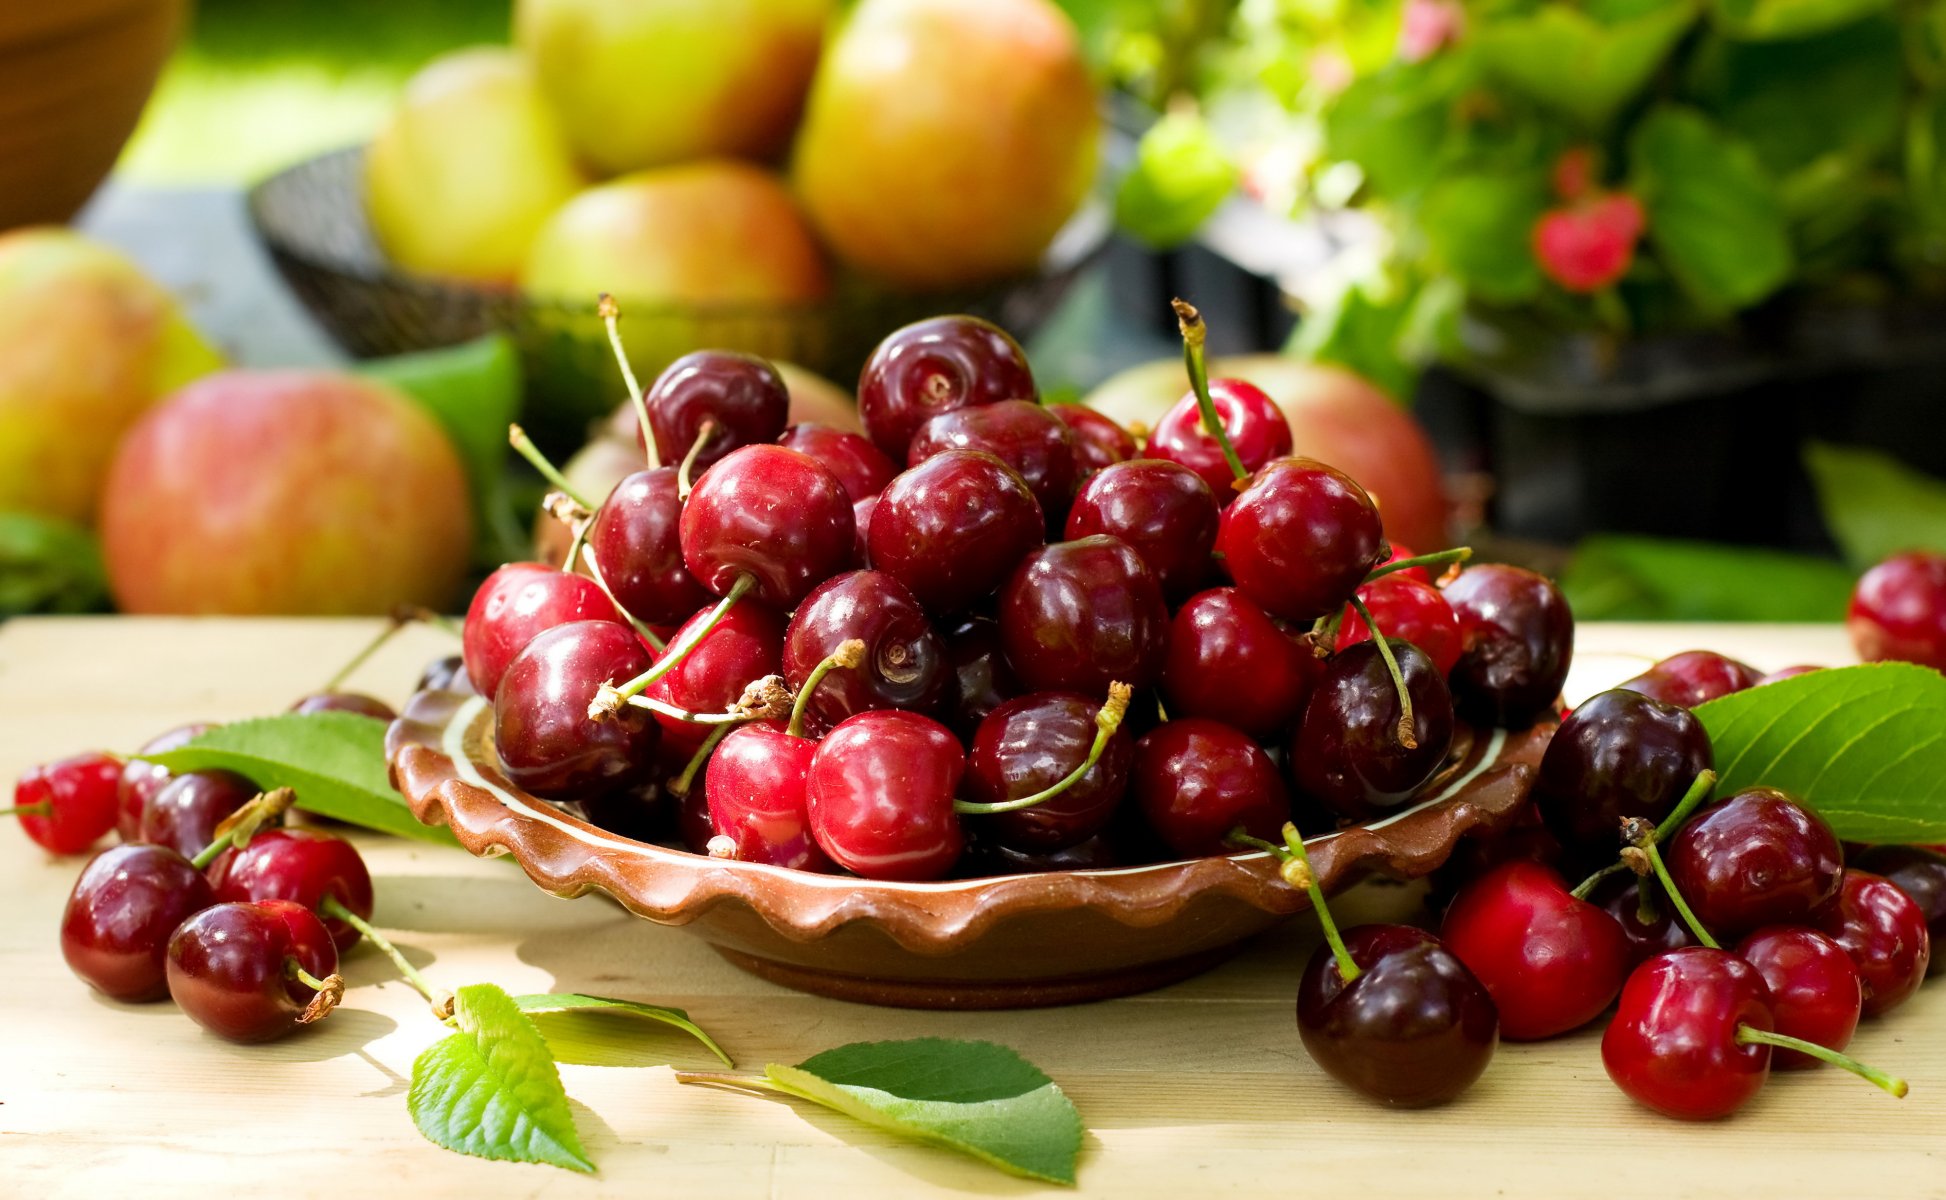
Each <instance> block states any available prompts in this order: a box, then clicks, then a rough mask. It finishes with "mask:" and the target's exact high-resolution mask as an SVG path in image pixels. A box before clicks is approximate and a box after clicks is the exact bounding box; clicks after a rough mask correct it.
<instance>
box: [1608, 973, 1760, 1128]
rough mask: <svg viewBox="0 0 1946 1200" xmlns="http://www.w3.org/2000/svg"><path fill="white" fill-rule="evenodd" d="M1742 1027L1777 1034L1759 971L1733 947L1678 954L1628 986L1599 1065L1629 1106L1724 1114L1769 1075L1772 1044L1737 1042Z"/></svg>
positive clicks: (1693, 1116)
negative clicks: (1624, 1095) (1626, 1095)
mask: <svg viewBox="0 0 1946 1200" xmlns="http://www.w3.org/2000/svg"><path fill="white" fill-rule="evenodd" d="M1742 1025H1748V1026H1750V1027H1751V1028H1753V1029H1760V1030H1765V1031H1769V1030H1772V1029H1774V1028H1775V1027H1776V1023H1775V1021H1774V1019H1773V1018H1772V1015H1771V1008H1770V989H1769V988H1767V987H1766V986H1764V980H1763V976H1762V975H1760V974H1758V972H1757V968H1755V967H1753V966H1751V965H1750V964H1749V963H1747V962H1745V961H1743V960H1742V959H1740V958H1738V957H1737V956H1736V955H1734V954H1731V953H1730V952H1729V951H1727V950H1712V949H1710V948H1709V947H1707V946H1690V947H1688V948H1686V949H1682V950H1671V951H1670V952H1668V953H1667V954H1661V955H1657V956H1656V957H1654V958H1652V959H1650V960H1649V961H1647V962H1645V963H1643V964H1642V965H1641V966H1639V967H1637V968H1636V969H1635V973H1634V974H1632V975H1630V976H1629V977H1628V982H1627V983H1625V984H1623V985H1622V996H1621V1001H1620V1003H1618V1004H1617V1005H1616V1009H1615V1017H1614V1019H1613V1020H1612V1021H1610V1022H1609V1023H1608V1032H1607V1033H1605V1034H1604V1035H1602V1039H1601V1061H1602V1065H1603V1066H1605V1067H1606V1068H1608V1077H1609V1078H1610V1079H1612V1080H1614V1081H1615V1085H1616V1086H1617V1087H1619V1088H1621V1089H1622V1091H1624V1092H1626V1093H1627V1094H1628V1095H1629V1097H1630V1098H1631V1099H1633V1100H1634V1101H1636V1102H1637V1103H1638V1104H1642V1105H1644V1106H1646V1107H1648V1108H1652V1109H1654V1110H1655V1111H1657V1112H1659V1113H1661V1114H1663V1115H1664V1116H1668V1117H1677V1118H1680V1119H1682V1120H1687V1121H1707V1120H1711V1119H1713V1118H1716V1117H1727V1116H1729V1115H1730V1114H1731V1113H1733V1112H1735V1111H1736V1110H1737V1109H1739V1108H1742V1107H1743V1106H1744V1105H1745V1104H1747V1103H1748V1102H1749V1101H1750V1098H1751V1097H1752V1096H1755V1095H1756V1094H1757V1092H1758V1090H1759V1089H1761V1088H1762V1087H1763V1086H1764V1080H1766V1079H1768V1078H1769V1077H1770V1047H1769V1046H1767V1045H1761V1044H1758V1045H1741V1044H1739V1043H1738V1041H1737V1029H1738V1027H1739V1026H1742Z"/></svg>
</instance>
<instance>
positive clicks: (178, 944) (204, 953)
mask: <svg viewBox="0 0 1946 1200" xmlns="http://www.w3.org/2000/svg"><path fill="white" fill-rule="evenodd" d="M291 962H295V963H297V965H299V966H301V967H303V968H304V970H306V971H307V972H309V973H310V975H311V977H312V978H313V979H323V978H324V977H325V976H327V975H330V974H332V973H333V972H335V971H337V969H338V952H337V950H335V949H334V948H333V947H332V944H331V935H330V934H328V933H326V932H325V930H324V926H323V925H322V924H321V923H319V921H318V918H317V917H316V916H315V915H314V914H313V913H312V912H311V910H310V909H308V908H305V907H304V906H303V905H301V904H295V903H292V902H290V901H287V900H265V901H262V902H259V903H231V904H217V905H214V906H213V907H210V908H205V909H203V910H202V911H201V912H199V913H197V914H196V915H194V916H192V917H190V918H189V919H188V920H186V921H184V922H183V923H182V925H181V926H180V927H179V928H177V930H176V932H175V934H174V935H173V936H171V937H170V938H169V949H168V960H167V963H166V967H165V970H166V973H167V978H168V983H169V996H170V998H171V999H173V1000H174V1001H175V1002H176V1004H177V1006H178V1007H180V1008H181V1009H182V1010H183V1012H185V1013H187V1014H188V1015H189V1018H190V1019H191V1020H193V1021H195V1022H196V1023H197V1024H198V1025H201V1026H202V1027H203V1028H204V1029H207V1030H209V1031H210V1032H211V1033H214V1034H216V1035H217V1036H218V1037H223V1038H228V1039H229V1040H230V1041H233V1042H268V1041H274V1040H275V1039H277V1038H280V1037H283V1036H284V1035H285V1034H287V1033H289V1032H291V1031H292V1030H294V1029H296V1028H297V1025H298V1021H297V1018H298V1017H300V1016H301V1015H303V1013H304V1009H305V1007H306V1006H307V1005H309V1004H310V1003H311V998H312V997H313V996H315V995H316V994H317V993H316V992H314V991H313V990H312V989H311V988H310V987H309V986H308V985H306V984H304V983H302V982H300V981H299V980H298V979H297V978H295V976H293V975H292V974H291V973H290V972H289V970H288V967H287V964H288V963H291Z"/></svg>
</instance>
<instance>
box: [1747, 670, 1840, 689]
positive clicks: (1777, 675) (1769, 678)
mask: <svg viewBox="0 0 1946 1200" xmlns="http://www.w3.org/2000/svg"><path fill="white" fill-rule="evenodd" d="M1822 670H1824V668H1823V667H1811V666H1802V665H1799V666H1795V667H1779V668H1778V669H1777V670H1775V671H1772V672H1770V673H1769V674H1768V675H1765V676H1764V677H1763V678H1762V679H1759V680H1758V681H1757V683H1756V686H1757V687H1762V686H1763V685H1764V684H1766V683H1776V682H1777V681H1778V680H1780V679H1795V678H1797V677H1798V676H1799V675H1809V674H1810V673H1811V672H1813V671H1822Z"/></svg>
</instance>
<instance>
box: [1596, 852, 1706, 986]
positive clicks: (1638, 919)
mask: <svg viewBox="0 0 1946 1200" xmlns="http://www.w3.org/2000/svg"><path fill="white" fill-rule="evenodd" d="M1650 896H1651V904H1650V907H1649V909H1648V911H1647V913H1646V915H1645V914H1644V911H1643V909H1642V884H1641V882H1640V881H1639V880H1637V879H1636V878H1635V877H1634V876H1633V875H1629V874H1627V873H1623V874H1620V875H1611V876H1609V877H1608V878H1607V879H1605V880H1603V881H1602V882H1601V883H1600V884H1599V885H1597V886H1596V888H1595V899H1597V900H1599V901H1600V902H1601V906H1602V907H1603V908H1604V909H1606V910H1608V915H1609V916H1611V917H1613V918H1615V922H1616V924H1618V925H1620V926H1621V927H1622V933H1623V935H1624V936H1626V937H1627V938H1628V947H1629V966H1630V967H1637V966H1640V965H1641V964H1643V963H1644V962H1647V961H1648V960H1649V959H1651V958H1654V957H1655V956H1656V955H1658V954H1662V953H1665V952H1667V951H1670V950H1680V949H1682V948H1683V947H1684V946H1693V945H1695V944H1696V939H1694V938H1692V937H1690V936H1689V928H1688V926H1686V925H1684V924H1683V923H1682V918H1681V917H1680V916H1679V915H1677V913H1676V906H1675V905H1673V904H1671V903H1669V900H1668V898H1667V897H1666V896H1664V895H1662V887H1661V885H1659V884H1657V885H1654V886H1653V887H1652V889H1651V891H1650Z"/></svg>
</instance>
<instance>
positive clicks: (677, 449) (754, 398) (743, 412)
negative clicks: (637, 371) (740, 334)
mask: <svg viewBox="0 0 1946 1200" xmlns="http://www.w3.org/2000/svg"><path fill="white" fill-rule="evenodd" d="M642 400H643V404H644V407H646V408H647V409H648V410H649V428H650V429H651V430H653V431H654V432H655V449H656V455H657V457H658V458H659V460H660V461H662V462H665V463H677V462H681V461H682V459H683V457H684V456H685V455H687V454H688V453H689V451H690V447H692V446H694V445H695V443H696V439H697V438H698V437H701V436H702V434H703V426H704V424H705V423H710V424H711V425H712V430H711V433H710V435H709V440H708V441H706V442H704V443H703V445H702V447H701V448H699V449H698V450H697V451H696V457H695V460H694V462H693V463H692V464H691V468H690V469H691V472H692V475H691V478H694V476H695V475H697V474H700V473H702V472H703V471H705V470H707V469H708V468H710V467H711V466H713V465H714V464H716V463H717V462H718V461H720V460H721V459H722V458H723V457H724V456H725V455H727V454H729V453H730V452H731V451H732V450H735V449H737V448H738V447H741V446H750V445H755V444H756V443H759V442H774V441H776V440H777V436H778V435H779V434H781V433H783V432H784V422H785V421H786V420H787V419H788V416H789V413H790V406H791V393H790V389H789V388H788V387H786V386H785V385H784V377H783V376H782V375H780V374H778V373H777V368H776V367H773V366H771V365H770V363H768V362H766V361H765V360H763V359H761V358H758V357H757V356H756V355H754V354H740V353H738V352H736V351H734V350H697V351H695V352H693V353H690V354H685V355H683V356H682V357H681V358H679V359H677V360H676V361H675V362H673V363H670V364H669V366H668V367H667V368H666V369H665V370H664V371H663V372H662V374H661V375H659V376H657V377H656V381H655V382H654V383H652V384H650V385H649V390H648V391H647V392H646V393H645V394H644V395H643V397H642Z"/></svg>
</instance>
